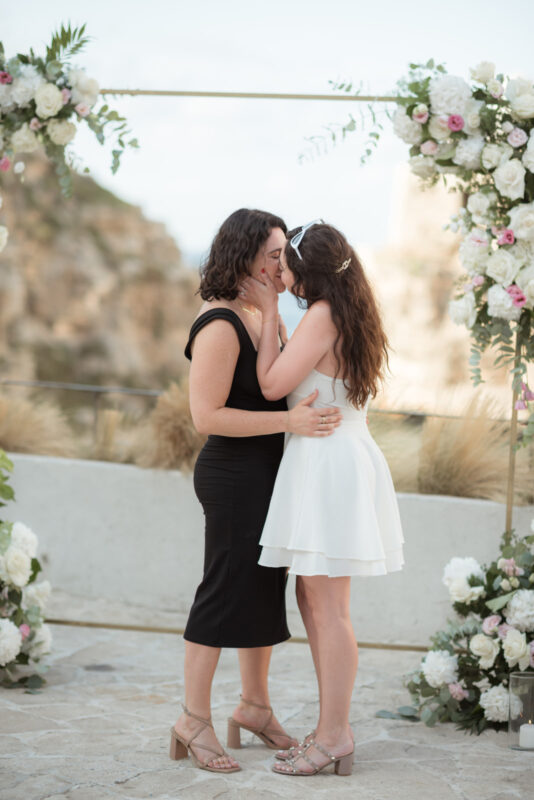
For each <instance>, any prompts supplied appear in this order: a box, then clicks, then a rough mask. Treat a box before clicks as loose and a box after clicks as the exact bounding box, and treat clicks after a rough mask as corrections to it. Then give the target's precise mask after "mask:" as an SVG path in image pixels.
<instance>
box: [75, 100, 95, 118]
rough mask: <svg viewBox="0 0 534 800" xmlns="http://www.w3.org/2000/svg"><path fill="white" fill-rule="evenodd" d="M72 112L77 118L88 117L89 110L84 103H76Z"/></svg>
mask: <svg viewBox="0 0 534 800" xmlns="http://www.w3.org/2000/svg"><path fill="white" fill-rule="evenodd" d="M74 110H75V111H76V113H77V114H78V116H79V117H88V116H89V114H90V113H91V109H90V108H89V106H88V105H86V104H85V103H78V105H77V106H74Z"/></svg>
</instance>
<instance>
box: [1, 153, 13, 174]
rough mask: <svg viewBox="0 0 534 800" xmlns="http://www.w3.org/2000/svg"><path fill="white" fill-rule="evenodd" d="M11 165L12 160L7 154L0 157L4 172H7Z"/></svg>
mask: <svg viewBox="0 0 534 800" xmlns="http://www.w3.org/2000/svg"><path fill="white" fill-rule="evenodd" d="M10 166H11V161H10V160H9V158H8V157H7V156H4V157H3V158H0V170H2V172H7V171H8V169H9V167H10Z"/></svg>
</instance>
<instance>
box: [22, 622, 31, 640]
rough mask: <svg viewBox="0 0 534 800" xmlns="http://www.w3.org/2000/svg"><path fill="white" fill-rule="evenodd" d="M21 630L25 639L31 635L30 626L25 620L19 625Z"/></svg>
mask: <svg viewBox="0 0 534 800" xmlns="http://www.w3.org/2000/svg"><path fill="white" fill-rule="evenodd" d="M19 631H20V632H21V634H22V638H23V639H25V638H26V637H27V636H29V635H30V626H29V625H26V623H25V622H24V623H23V624H22V625H19Z"/></svg>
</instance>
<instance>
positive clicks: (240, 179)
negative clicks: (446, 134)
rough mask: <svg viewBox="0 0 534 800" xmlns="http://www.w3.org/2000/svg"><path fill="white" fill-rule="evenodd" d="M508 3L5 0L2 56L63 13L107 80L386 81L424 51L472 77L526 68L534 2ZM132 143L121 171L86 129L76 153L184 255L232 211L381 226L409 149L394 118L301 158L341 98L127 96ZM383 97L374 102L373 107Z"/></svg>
mask: <svg viewBox="0 0 534 800" xmlns="http://www.w3.org/2000/svg"><path fill="white" fill-rule="evenodd" d="M510 8H511V10H512V14H511V15H510V16H507V12H506V7H505V6H503V4H502V2H496V0H468V1H467V2H466V0H449V2H447V3H430V2H415V1H414V0H403V2H401V3H399V2H398V0H391V1H390V0H387V1H381V0H377V1H376V2H374V3H369V2H368V0H366V2H359V0H352V1H351V0H329V2H324V1H323V2H318V0H296V1H295V2H291V0H282V1H281V0H270V2H268V3H266V2H254V0H227V1H226V2H220V1H219V0H195V2H192V0H187V2H183V0H172V2H171V1H170V0H151V2H149V3H147V2H144V1H143V2H141V1H140V0H128V2H120V1H118V2H109V0H105V1H104V0H92V1H91V2H90V3H89V2H87V1H86V0H85V1H84V2H80V0H47V1H46V2H42V0H21V2H19V3H17V4H15V3H12V4H10V8H9V11H6V4H3V9H2V12H1V13H2V19H1V28H0V30H1V35H2V39H3V42H4V46H5V49H6V53H7V54H13V53H16V52H17V51H18V52H26V51H27V50H28V49H29V48H30V47H31V46H33V47H34V49H35V50H36V51H37V52H42V51H43V50H44V47H45V45H46V43H47V42H48V41H49V38H50V33H51V31H52V30H53V29H54V28H55V27H56V26H58V25H59V24H60V23H61V22H62V21H65V22H66V21H67V20H69V19H70V20H71V21H72V22H73V23H75V24H80V23H82V22H87V28H88V32H89V33H90V34H91V35H92V36H93V37H94V39H93V41H92V42H91V43H90V45H89V46H88V47H87V49H86V51H85V52H84V53H82V54H81V55H80V56H79V57H78V59H77V63H78V64H79V65H80V66H85V67H86V69H87V71H88V73H89V74H91V75H92V76H94V77H96V78H97V79H98V81H99V82H100V85H101V86H102V87H104V86H105V87H111V88H152V89H201V90H209V89H213V90H226V91H228V90H235V91H281V92H321V93H322V92H325V91H328V88H329V87H328V80H329V79H339V78H351V79H353V80H354V81H355V82H359V81H361V82H362V83H363V86H364V89H365V92H366V93H367V92H368V93H384V92H388V91H390V90H391V89H392V88H393V86H394V84H395V82H396V80H397V79H398V78H399V77H400V76H401V75H402V74H403V73H404V72H405V70H406V65H407V63H408V62H409V61H420V60H427V59H428V58H429V57H434V58H436V59H437V60H440V61H444V62H446V64H447V67H448V69H449V71H450V72H453V73H455V74H460V75H463V76H465V77H468V70H469V67H470V66H472V65H474V64H476V63H477V62H479V61H481V60H485V59H488V60H493V61H495V62H497V67H498V70H502V71H503V72H505V73H509V74H513V75H515V74H524V75H529V76H532V75H534V54H533V46H532V31H533V30H534V3H531V2H527V0H516V2H515V3H514V4H513V6H511V7H510ZM110 103H111V104H112V105H113V106H115V107H117V108H118V109H119V110H120V111H121V112H123V113H125V114H126V115H127V117H128V120H129V122H130V124H131V127H132V129H133V131H134V133H135V135H136V136H137V137H138V139H139V141H140V145H141V149H140V150H139V151H137V152H132V153H128V154H127V155H126V157H125V158H124V162H123V165H122V167H121V169H120V170H119V172H118V173H117V175H115V176H112V175H111V173H110V171H109V160H110V159H109V153H108V152H107V151H106V150H105V149H103V148H101V147H100V146H99V145H98V144H97V143H96V142H95V140H94V137H93V136H92V134H90V132H89V131H85V130H83V131H82V130H81V131H80V133H79V135H78V136H77V139H76V146H75V149H76V152H77V154H78V155H80V156H81V157H82V158H83V159H84V161H85V163H86V164H87V165H88V166H89V167H90V168H91V172H92V174H93V176H94V177H95V178H97V179H98V180H99V181H100V182H101V183H103V184H105V185H106V186H107V187H108V188H109V189H111V190H112V191H114V192H116V193H117V194H119V195H120V196H121V197H123V198H124V199H126V200H128V201H130V202H133V203H136V204H139V205H140V206H142V208H143V210H144V211H145V213H146V214H147V215H148V216H149V217H151V218H153V219H157V220H161V221H163V222H165V223H166V225H167V226H168V229H169V230H170V232H171V233H172V234H173V235H174V236H175V237H176V239H177V241H178V244H179V245H180V246H181V247H182V248H183V250H184V251H185V252H186V253H187V254H191V255H192V256H197V255H198V254H199V253H201V252H203V251H205V250H206V249H207V248H208V247H209V243H210V241H211V238H212V236H213V234H214V232H215V231H216V229H217V227H218V225H219V224H220V223H221V222H222V220H223V219H224V218H225V217H226V216H227V215H228V214H229V213H231V212H232V211H233V210H234V209H235V208H238V207H241V206H250V207H259V208H264V209H268V210H271V211H274V212H276V213H278V214H281V215H282V216H283V217H285V218H286V220H287V222H288V224H289V225H290V226H291V227H292V226H294V225H297V224H301V223H303V222H306V221H308V220H310V219H314V218H315V217H323V218H324V219H326V220H327V221H329V222H332V223H334V224H336V225H338V226H339V227H340V228H341V229H343V230H344V231H345V233H346V234H347V235H348V236H349V238H351V239H352V241H353V243H354V244H355V245H356V247H358V245H359V244H362V243H366V244H368V243H370V244H380V243H382V242H385V241H386V239H387V235H388V218H389V210H390V198H391V189H392V174H393V171H394V167H395V165H396V164H397V163H399V162H401V161H403V160H405V159H406V157H407V147H406V146H405V145H404V144H403V143H402V142H400V141H398V140H397V139H396V138H395V137H394V136H393V134H392V133H391V131H390V129H389V127H388V121H387V119H385V120H384V121H385V123H386V132H385V134H384V136H383V139H382V141H381V144H380V146H379V149H378V151H377V153H376V154H375V156H374V157H373V159H372V160H371V162H370V163H369V164H368V165H367V166H365V167H363V168H360V166H359V156H360V153H361V147H362V139H361V138H360V137H358V136H353V137H351V138H349V140H348V141H347V142H346V143H345V144H343V145H339V146H338V147H336V148H335V149H334V150H333V151H332V152H331V154H330V155H328V156H325V157H322V158H318V159H316V160H314V161H310V162H307V163H305V164H304V165H302V166H301V165H299V163H298V156H299V153H301V152H302V151H303V149H304V147H305V137H306V136H309V135H313V134H317V133H320V132H321V129H322V126H323V125H327V124H328V123H334V122H336V121H337V122H342V121H344V120H345V119H346V117H347V115H348V113H349V110H351V107H349V106H348V104H342V103H328V102H313V103H312V102H298V101H295V102H288V101H274V100H273V101H270V100H269V101H266V100H254V101H250V100H248V101H247V100H236V99H232V100H214V99H211V100H208V99H202V100H198V99H181V98H165V99H163V98H161V99H160V98H145V97H137V98H130V99H121V100H113V99H111V100H110ZM379 108H380V107H379Z"/></svg>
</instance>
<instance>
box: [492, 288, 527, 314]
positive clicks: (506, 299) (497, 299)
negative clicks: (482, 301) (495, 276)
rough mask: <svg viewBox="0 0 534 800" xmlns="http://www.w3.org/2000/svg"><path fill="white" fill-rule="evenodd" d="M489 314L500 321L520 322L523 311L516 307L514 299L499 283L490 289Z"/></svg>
mask: <svg viewBox="0 0 534 800" xmlns="http://www.w3.org/2000/svg"><path fill="white" fill-rule="evenodd" d="M488 314H489V315H490V317H499V318H500V319H507V320H518V319H519V317H520V316H521V309H520V308H518V307H517V306H514V303H513V301H512V298H511V297H510V295H509V294H508V292H507V291H506V289H503V287H502V286H500V285H499V284H498V283H496V284H494V286H490V288H489V289H488Z"/></svg>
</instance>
